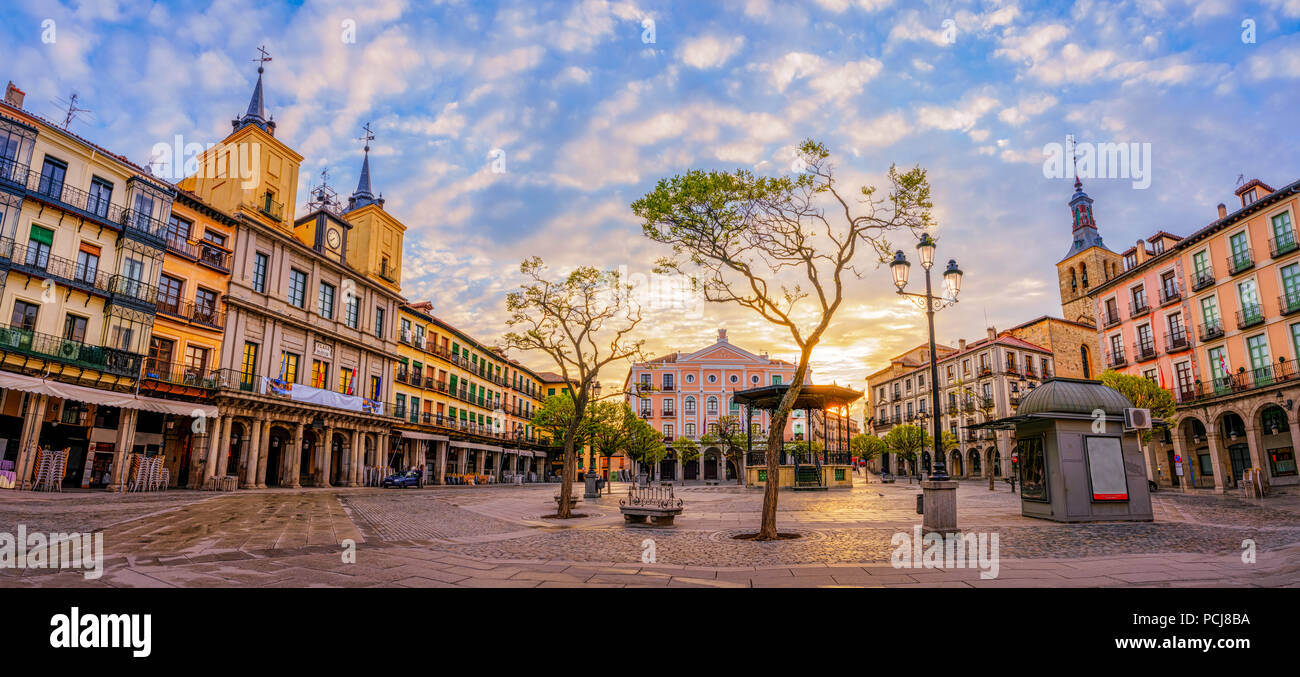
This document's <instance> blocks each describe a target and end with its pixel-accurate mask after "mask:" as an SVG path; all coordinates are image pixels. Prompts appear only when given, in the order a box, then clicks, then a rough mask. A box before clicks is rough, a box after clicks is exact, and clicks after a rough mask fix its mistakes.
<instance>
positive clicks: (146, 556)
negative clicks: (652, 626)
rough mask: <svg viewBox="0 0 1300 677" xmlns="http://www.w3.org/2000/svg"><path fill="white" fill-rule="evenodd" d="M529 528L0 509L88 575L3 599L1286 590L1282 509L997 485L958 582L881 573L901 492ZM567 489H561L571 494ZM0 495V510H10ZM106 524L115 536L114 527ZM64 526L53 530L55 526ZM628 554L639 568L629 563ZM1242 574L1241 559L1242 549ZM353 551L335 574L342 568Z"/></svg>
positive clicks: (472, 490) (144, 505) (403, 495)
mask: <svg viewBox="0 0 1300 677" xmlns="http://www.w3.org/2000/svg"><path fill="white" fill-rule="evenodd" d="M618 488H619V487H617V486H616V487H615V489H616V491H615V493H614V494H613V495H607V496H604V497H601V498H600V499H596V500H586V501H584V502H583V503H580V504H579V507H578V511H577V512H579V513H581V514H584V515H586V517H583V518H580V519H572V520H564V521H559V520H554V519H545V518H544V515H546V514H547V513H551V512H553V511H554V505H555V503H554V501H553V500H552V495H554V494H555V493H557V492H558V487H557V486H556V485H537V486H525V487H508V486H499V487H494V486H488V487H440V488H434V489H425V490H409V489H408V490H387V491H385V490H379V489H305V490H276V489H271V490H261V491H241V492H237V493H234V494H216V495H214V494H204V493H198V492H167V493H164V494H146V495H128V496H112V495H107V494H100V493H91V494H80V495H77V494H65V495H62V496H56V497H52V498H51V497H48V496H42V495H34V494H27V493H17V492H14V493H9V492H6V493H4V494H3V495H0V531H6V530H8V531H10V532H12V531H13V529H14V527H13V526H7V525H16V524H17V523H19V522H21V523H24V524H27V526H28V529H29V530H36V529H38V528H39V529H46V530H55V528H54V527H52V526H40V527H38V526H36V525H52V524H59V525H61V528H62V529H71V528H77V529H91V528H93V529H103V531H104V533H105V546H106V549H107V551H108V552H107V555H106V562H105V574H104V576H103V577H102V578H100V579H97V580H87V579H85V578H84V577H83V576H82V574H81V573H80V572H75V571H53V572H51V571H44V570H21V571H15V570H3V571H0V587H5V586H9V587H14V586H23V587H26V586H50V585H55V586H85V585H90V586H104V585H107V586H114V587H137V586H191V587H230V586H240V587H243V586H250V587H251V586H267V587H274V586H289V587H320V586H349V587H373V586H411V587H441V586H494V587H495V586H505V587H551V586H578V585H581V586H587V585H597V586H681V585H689V586H707V587H736V586H741V587H749V586H754V587H766V586H815V585H834V586H844V585H851V586H955V587H997V586H1008V585H1010V586H1046V587H1065V586H1116V585H1152V586H1203V585H1233V586H1236V585H1258V586H1267V587H1283V586H1289V587H1295V586H1300V497H1297V496H1282V497H1279V498H1270V499H1268V500H1265V501H1262V502H1260V501H1253V502H1252V501H1245V500H1242V499H1237V498H1227V497H1210V496H1184V495H1178V494H1157V495H1156V496H1155V497H1154V507H1155V509H1156V521H1155V522H1153V523H1106V524H1076V525H1063V524H1055V523H1050V522H1043V521H1041V520H1034V519H1030V518H1025V517H1022V516H1021V515H1020V514H1019V499H1018V496H1015V495H1013V494H1011V493H1010V492H1009V491H1008V490H1007V488H1006V486H1005V485H1002V486H999V487H998V491H995V492H989V491H988V490H987V485H986V484H983V483H977V482H972V483H963V484H962V486H961V488H960V489H959V490H958V506H959V513H958V523H959V524H961V525H962V526H963V528H965V529H967V530H968V531H982V532H996V533H997V534H998V536H999V543H1000V547H999V550H1000V552H999V555H1000V558H1001V559H1000V566H999V570H998V572H997V573H998V575H997V577H996V578H992V579H988V578H981V576H980V572H979V570H977V569H973V568H968V569H948V570H944V569H942V568H928V569H896V568H894V567H892V566H891V565H890V563H889V557H890V554H891V552H892V551H893V550H894V548H893V547H892V546H891V543H890V541H891V539H892V538H893V536H894V534H896V533H898V532H900V531H901V532H904V533H909V534H910V533H912V528H913V526H914V525H916V524H918V522H919V518H918V516H917V515H916V514H915V499H914V495H915V493H916V492H917V491H919V489H918V487H917V486H916V485H910V486H909V485H906V484H903V485H898V484H893V485H880V484H871V485H866V486H859V487H855V488H854V489H853V490H851V491H835V492H826V493H797V494H796V493H782V495H781V503H780V516H779V518H778V525H779V526H780V528H781V529H782V531H793V532H797V533H799V534H801V536H802V537H801V538H799V539H795V540H789V541H781V542H774V543H753V542H749V541H739V540H735V539H733V538H732V536H734V535H735V534H737V533H742V532H746V531H753V530H755V529H756V528H757V525H758V520H759V516H758V509H759V506H760V504H761V500H762V496H761V492H758V491H755V490H746V489H744V488H738V487H734V486H725V485H724V486H721V487H703V486H700V487H696V486H687V487H678V488H677V493H678V495H679V496H680V497H681V498H683V499H684V500H685V502H686V512H685V514H683V516H682V517H681V518H679V520H678V525H679V526H677V527H676V528H673V529H655V528H627V527H624V526H622V518H621V516H620V514H619V512H618V492H617V489H618ZM578 491H579V492H580V491H581V489H580V488H579V489H578ZM11 497H12V498H11ZM124 520H126V521H124ZM67 525H72V526H67ZM647 539H651V540H652V541H653V551H654V562H655V563H653V564H645V563H642V557H643V556H644V555H646V554H647V550H648V545H649V544H647ZM1245 539H1252V540H1254V541H1255V542H1256V543H1257V544H1258V559H1257V561H1256V562H1254V563H1252V564H1246V563H1244V562H1243V561H1242V557H1241V551H1242V542H1243V540H1245ZM349 553H354V554H355V562H354V563H353V562H346V561H345V560H346V559H347V557H346V555H348V554H349Z"/></svg>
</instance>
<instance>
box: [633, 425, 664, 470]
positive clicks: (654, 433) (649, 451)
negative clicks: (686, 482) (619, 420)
mask: <svg viewBox="0 0 1300 677" xmlns="http://www.w3.org/2000/svg"><path fill="white" fill-rule="evenodd" d="M633 418H634V419H635V421H633V422H632V423H631V424H630V425H629V427H628V435H627V441H626V444H627V447H626V450H625V451H626V453H627V455H628V458H631V459H632V460H633V461H636V462H637V463H638V464H640V465H644V466H647V468H648V469H652V468H653V467H654V465H655V464H657V463H658V462H660V461H662V460H663V459H664V458H665V457H666V456H668V448H667V447H665V446H664V437H663V435H662V434H661V433H660V432H659V431H658V430H655V429H654V426H652V425H650V424H649V423H646V422H645V421H643V420H641V419H640V418H638V417H633Z"/></svg>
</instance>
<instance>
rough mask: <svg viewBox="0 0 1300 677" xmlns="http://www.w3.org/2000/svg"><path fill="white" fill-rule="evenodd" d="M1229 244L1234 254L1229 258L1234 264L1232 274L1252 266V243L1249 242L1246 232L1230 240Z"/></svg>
mask: <svg viewBox="0 0 1300 677" xmlns="http://www.w3.org/2000/svg"><path fill="white" fill-rule="evenodd" d="M1228 243H1229V244H1230V245H1231V248H1232V253H1231V255H1230V256H1229V258H1228V260H1229V261H1230V262H1231V263H1232V272H1234V273H1235V272H1237V271H1239V270H1242V269H1244V268H1246V267H1248V266H1250V264H1251V260H1250V242H1249V240H1247V237H1246V231H1244V230H1243V231H1241V232H1240V233H1237V234H1236V235H1233V236H1232V237H1230V238H1228Z"/></svg>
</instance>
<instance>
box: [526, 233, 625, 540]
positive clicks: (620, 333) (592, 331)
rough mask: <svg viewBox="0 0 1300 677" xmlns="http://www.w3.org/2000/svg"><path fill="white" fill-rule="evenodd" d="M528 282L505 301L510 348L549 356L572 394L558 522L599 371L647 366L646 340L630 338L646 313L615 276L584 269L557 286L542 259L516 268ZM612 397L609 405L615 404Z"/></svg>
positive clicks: (566, 502)
mask: <svg viewBox="0 0 1300 677" xmlns="http://www.w3.org/2000/svg"><path fill="white" fill-rule="evenodd" d="M519 272H521V273H523V274H524V276H525V277H526V278H528V281H527V282H525V283H524V284H522V285H520V287H519V290H518V291H513V292H510V293H509V294H508V295H506V310H507V311H508V312H509V313H510V319H509V320H507V324H508V325H509V326H510V327H511V329H512V331H511V332H509V333H507V334H506V336H505V344H506V347H508V348H514V349H518V350H525V351H540V352H542V353H545V354H546V356H547V357H549V358H550V359H551V360H552V361H553V362H554V363H555V366H556V368H557V369H558V370H559V372H560V376H561V377H563V379H564V382H565V384H567V385H568V386H569V387H570V388H571V389H572V390H573V411H574V414H573V416H572V417H571V418H570V422H569V425H568V427H567V428H566V429H565V430H564V469H563V471H562V472H561V473H560V506H559V509H558V510H557V512H556V517H558V518H561V519H568V518H569V517H571V516H572V511H571V510H570V508H569V501H570V499H571V497H572V496H573V479H574V476H575V474H576V473H575V470H576V468H577V463H576V457H577V454H576V453H574V442H575V440H576V439H577V438H578V437H579V434H580V430H579V428H580V427H581V425H582V422H583V421H584V420H586V419H587V406H588V405H589V404H591V403H592V402H594V401H595V400H597V399H604V398H601V397H599V396H598V395H597V391H598V390H599V383H600V370H601V369H603V368H604V367H606V366H607V365H609V364H611V363H613V362H618V361H622V360H633V359H637V358H643V357H644V355H643V353H642V351H641V347H642V344H643V343H644V341H643V340H641V339H636V340H633V339H632V338H630V335H631V333H632V331H633V330H635V329H636V327H637V325H638V324H640V323H641V308H640V306H639V305H638V304H637V303H636V302H635V301H634V300H633V299H632V295H631V290H630V289H629V288H628V287H627V286H626V285H625V284H624V283H623V281H622V280H621V279H620V278H619V275H618V273H617V272H614V271H601V270H598V269H596V268H594V267H591V266H582V267H580V268H578V269H576V270H574V271H573V272H571V273H569V274H568V275H567V276H564V277H561V278H559V279H551V278H549V277H547V267H546V264H545V263H543V262H542V259H541V258H539V257H533V258H530V259H526V260H524V261H523V262H521V263H520V264H519ZM615 395H616V393H610V394H608V395H605V397H613V396H615Z"/></svg>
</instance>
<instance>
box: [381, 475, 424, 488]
mask: <svg viewBox="0 0 1300 677" xmlns="http://www.w3.org/2000/svg"><path fill="white" fill-rule="evenodd" d="M380 486H382V487H383V488H385V489H387V488H388V487H418V486H420V473H419V472H418V471H415V470H407V471H406V472H404V473H396V474H393V475H389V476H388V477H385V478H384V481H383V483H382V484H380Z"/></svg>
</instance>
